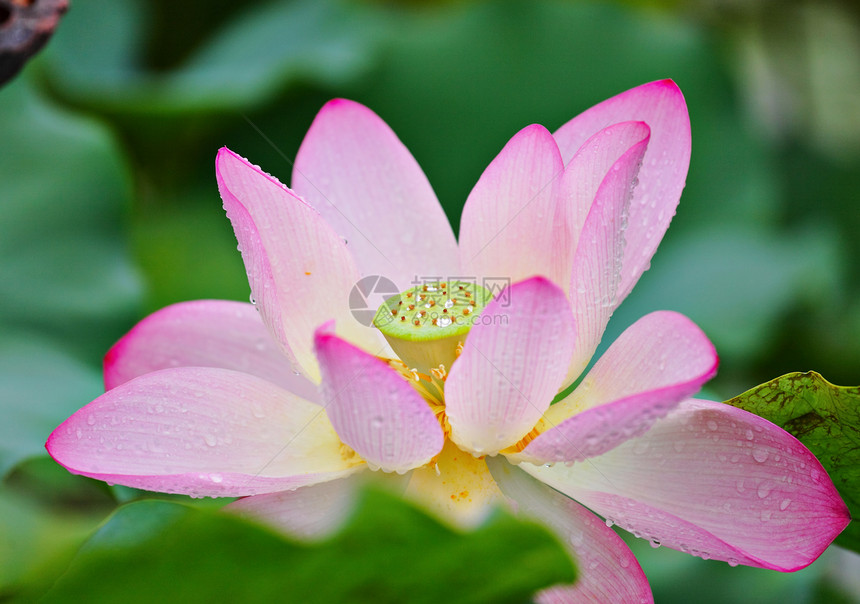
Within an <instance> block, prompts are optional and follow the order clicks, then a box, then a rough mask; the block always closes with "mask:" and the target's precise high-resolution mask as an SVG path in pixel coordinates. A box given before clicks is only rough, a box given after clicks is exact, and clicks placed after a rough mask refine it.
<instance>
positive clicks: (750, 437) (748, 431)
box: [746, 429, 754, 440]
mask: <svg viewBox="0 0 860 604" xmlns="http://www.w3.org/2000/svg"><path fill="white" fill-rule="evenodd" d="M746 436H747V440H752V439H753V438H754V435H753V431H752V430H749V429H747V433H746Z"/></svg>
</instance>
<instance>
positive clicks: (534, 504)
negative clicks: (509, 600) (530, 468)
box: [487, 457, 653, 604]
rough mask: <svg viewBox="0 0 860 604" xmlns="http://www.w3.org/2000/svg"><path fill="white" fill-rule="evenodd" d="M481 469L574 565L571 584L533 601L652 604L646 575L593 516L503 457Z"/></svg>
mask: <svg viewBox="0 0 860 604" xmlns="http://www.w3.org/2000/svg"><path fill="white" fill-rule="evenodd" d="M487 467H489V468H490V472H492V474H493V478H494V479H495V480H496V483H497V484H498V485H499V488H501V490H502V492H503V493H504V494H505V495H506V496H507V497H509V498H510V499H511V500H513V502H514V504H515V508H516V510H517V512H518V513H519V514H523V515H526V516H531V517H533V518H535V519H536V520H538V521H539V522H542V523H543V524H546V525H547V526H549V527H550V528H552V530H553V531H555V533H556V534H557V535H558V537H559V538H560V539H561V541H562V543H564V544H565V546H566V547H567V548H568V550H569V551H570V553H571V555H572V556H573V558H574V560H575V561H576V563H577V570H578V577H577V580H576V583H575V584H574V585H572V586H556V587H551V588H549V589H545V590H543V591H541V592H540V593H539V594H538V596H537V598H536V601H537V602H539V603H540V604H569V603H571V602H583V603H584V602H643V603H647V602H653V597H652V595H651V587H650V586H649V585H648V579H646V577H645V573H643V572H642V567H640V566H639V563H638V562H637V561H636V558H635V557H634V556H633V552H631V551H630V548H629V547H627V544H626V543H624V541H623V540H622V539H621V537H619V536H618V535H616V534H615V532H614V531H613V530H612V529H611V528H609V527H608V526H606V524H604V523H603V521H601V520H600V519H599V518H598V517H597V516H595V515H594V514H592V513H591V512H590V511H588V510H587V509H585V508H584V507H582V506H581V505H579V504H578V503H576V502H575V501H573V500H572V499H569V498H567V497H565V496H564V495H561V494H560V493H557V492H556V491H553V490H552V489H550V488H548V487H547V486H545V485H543V484H541V483H540V482H538V481H536V480H535V479H534V478H531V477H530V476H528V475H527V474H526V473H525V472H522V471H521V470H519V469H518V468H516V467H514V466H512V465H510V464H509V463H507V462H506V461H504V459H503V458H500V457H496V458H488V459H487Z"/></svg>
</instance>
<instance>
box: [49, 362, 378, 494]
mask: <svg viewBox="0 0 860 604" xmlns="http://www.w3.org/2000/svg"><path fill="white" fill-rule="evenodd" d="M46 447H47V449H48V452H49V453H50V454H51V456H52V457H53V458H54V459H55V460H56V461H57V462H58V463H59V464H60V465H62V466H64V467H65V468H67V469H68V470H69V471H70V472H72V473H73V474H83V475H84V476H90V477H92V478H97V479H99V480H104V481H107V482H110V483H117V484H124V485H127V486H131V487H137V488H140V489H146V490H150V491H161V492H165V493H184V494H186V495H192V496H210V497H236V496H244V495H256V494H258V493H270V492H273V491H281V490H286V489H294V488H296V487H300V486H304V485H308V484H314V483H318V482H324V481H327V480H333V479H335V478H340V477H343V476H346V475H347V474H350V473H352V472H355V471H357V470H360V469H361V468H362V467H364V464H362V463H361V461H360V460H357V459H355V458H354V457H350V456H349V455H345V454H344V453H343V451H342V446H341V442H340V440H339V439H338V437H337V434H336V433H335V431H334V428H332V426H331V423H330V422H329V420H328V418H327V417H326V414H325V411H324V410H322V409H320V407H319V406H318V405H315V404H313V403H309V402H308V401H304V400H302V399H300V398H298V397H297V396H295V395H294V394H292V393H290V392H287V391H286V390H283V389H282V388H279V387H278V386H276V385H274V384H272V383H270V382H267V381H265V380H262V379H260V378H258V377H255V376H252V375H248V374H245V373H239V372H236V371H230V370H227V369H217V368H210V367H180V368H176V369H163V370H161V371H156V372H153V373H147V374H145V375H143V376H140V377H138V378H136V379H133V380H131V381H129V382H125V383H124V384H120V385H119V386H117V387H116V388H114V389H113V390H110V391H108V392H106V393H105V394H103V395H102V396H100V397H99V398H97V399H96V400H94V401H93V402H92V403H90V404H89V405H87V406H85V407H83V408H82V409H80V410H79V411H77V412H76V413H75V414H74V415H72V417H70V418H69V419H67V420H66V421H65V422H64V423H63V424H62V425H61V426H60V427H58V428H57V429H56V430H54V432H53V433H52V434H51V436H50V438H49V439H48V443H47V445H46Z"/></svg>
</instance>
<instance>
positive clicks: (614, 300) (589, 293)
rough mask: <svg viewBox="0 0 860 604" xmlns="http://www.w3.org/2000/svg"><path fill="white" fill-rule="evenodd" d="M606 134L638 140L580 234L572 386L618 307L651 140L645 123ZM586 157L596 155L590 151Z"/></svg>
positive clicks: (610, 176)
mask: <svg viewBox="0 0 860 604" xmlns="http://www.w3.org/2000/svg"><path fill="white" fill-rule="evenodd" d="M601 134H604V135H605V136H601V137H600V138H601V142H602V140H603V139H604V138H610V139H611V142H613V143H616V144H617V143H618V142H624V143H625V144H626V143H627V142H629V141H630V140H632V141H634V142H633V143H632V144H631V146H630V147H629V148H628V149H627V150H626V151H624V153H623V154H622V155H621V157H619V158H618V160H617V161H616V162H614V163H613V164H612V165H611V167H609V169H608V172H607V173H606V177H605V178H604V179H603V181H602V182H601V184H600V186H599V187H598V189H597V192H596V193H595V197H594V202H593V204H592V205H591V209H590V211H589V212H588V216H587V218H586V219H585V224H584V225H583V228H582V232H581V234H580V236H579V240H578V244H577V247H576V255H575V256H574V260H573V267H572V271H571V277H570V279H571V283H570V300H571V306H572V307H573V308H574V313H575V317H576V325H577V332H576V348H575V349H574V350H575V352H574V355H573V358H572V359H571V366H570V368H569V370H568V376H567V381H566V383H565V385H569V384H572V383H573V382H574V381H575V380H576V378H578V377H579V374H580V373H582V370H583V369H585V367H586V366H587V365H588V362H589V361H590V360H591V356H592V355H593V354H594V351H595V350H596V349H597V345H598V344H599V343H600V338H601V337H602V336H603V331H604V330H605V329H606V324H607V323H608V322H609V317H611V316H612V312H613V311H614V310H615V308H616V307H617V306H618V297H617V293H618V285H619V283H620V282H621V275H622V270H623V267H622V259H623V258H624V249H625V232H626V228H627V222H628V213H629V209H630V196H631V194H632V192H633V190H634V188H635V186H634V185H635V182H636V175H637V173H638V172H639V166H640V165H641V162H642V156H643V155H644V154H645V149H646V148H647V146H648V139H649V129H648V126H646V125H645V124H643V123H641V122H628V123H626V124H617V125H616V126H613V127H611V128H607V129H606V130H603V131H602V132H601ZM592 140H593V139H592ZM588 144H589V145H591V144H596V143H593V142H590V143H588ZM610 146H611V145H610ZM580 155H582V154H578V155H577V157H580ZM585 155H589V156H592V155H594V153H593V152H591V151H589V152H588V153H587V154H585ZM591 159H593V157H592V158H591ZM575 161H576V159H575V160H574V162H575ZM572 163H573V162H572ZM574 167H576V166H574ZM566 176H567V175H566Z"/></svg>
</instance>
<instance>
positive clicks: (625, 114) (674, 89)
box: [553, 80, 690, 303]
mask: <svg viewBox="0 0 860 604" xmlns="http://www.w3.org/2000/svg"><path fill="white" fill-rule="evenodd" d="M631 120H635V121H641V122H645V123H646V124H648V126H649V127H650V128H651V141H650V143H649V144H648V152H647V153H646V154H645V159H644V162H643V164H642V168H641V170H640V171H639V184H638V185H637V187H636V190H635V191H634V192H633V201H632V202H631V204H630V216H629V219H628V223H629V224H628V227H627V231H626V235H625V237H626V240H627V245H626V248H625V250H624V268H623V273H622V277H621V284H620V286H619V289H618V302H619V303H620V302H621V301H622V300H623V299H624V298H625V297H627V294H628V293H630V290H631V289H633V286H634V285H635V284H636V281H637V280H638V279H639V276H640V275H641V274H642V273H643V271H645V270H646V269H647V268H648V266H649V265H650V262H651V257H652V256H653V255H654V251H655V250H656V249H657V245H659V243H660V240H661V239H662V238H663V234H664V233H665V232H666V229H667V228H668V227H669V222H670V221H671V220H672V216H674V215H675V209H676V208H677V206H678V201H679V200H680V198H681V191H682V190H683V188H684V183H685V180H686V177H687V169H688V168H689V164H690V117H689V115H688V114H687V104H686V102H685V101H684V96H683V95H682V94H681V91H680V90H679V89H678V86H677V85H676V84H675V83H674V82H673V81H671V80H661V81H658V82H651V83H650V84H644V85H642V86H639V87H637V88H633V89H631V90H628V91H626V92H623V93H621V94H619V95H617V96H614V97H612V98H611V99H607V100H605V101H603V102H602V103H600V104H598V105H595V106H594V107H592V108H591V109H589V110H587V111H585V112H583V113H581V114H580V115H578V116H577V117H575V118H573V119H572V120H570V121H569V122H567V123H566V124H565V125H563V126H562V127H561V128H559V129H558V130H557V131H556V132H554V133H553V137H555V139H556V141H558V146H559V149H560V150H561V155H562V158H563V159H564V161H565V163H567V162H568V161H569V160H570V158H572V157H573V156H574V155H575V154H576V152H577V151H578V150H579V149H580V148H581V147H582V146H583V144H585V142H586V141H587V140H588V139H589V138H590V137H591V136H592V135H593V134H594V133H595V132H598V131H600V130H601V129H603V128H605V127H606V126H608V125H610V124H617V123H619V122H626V121H631Z"/></svg>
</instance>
